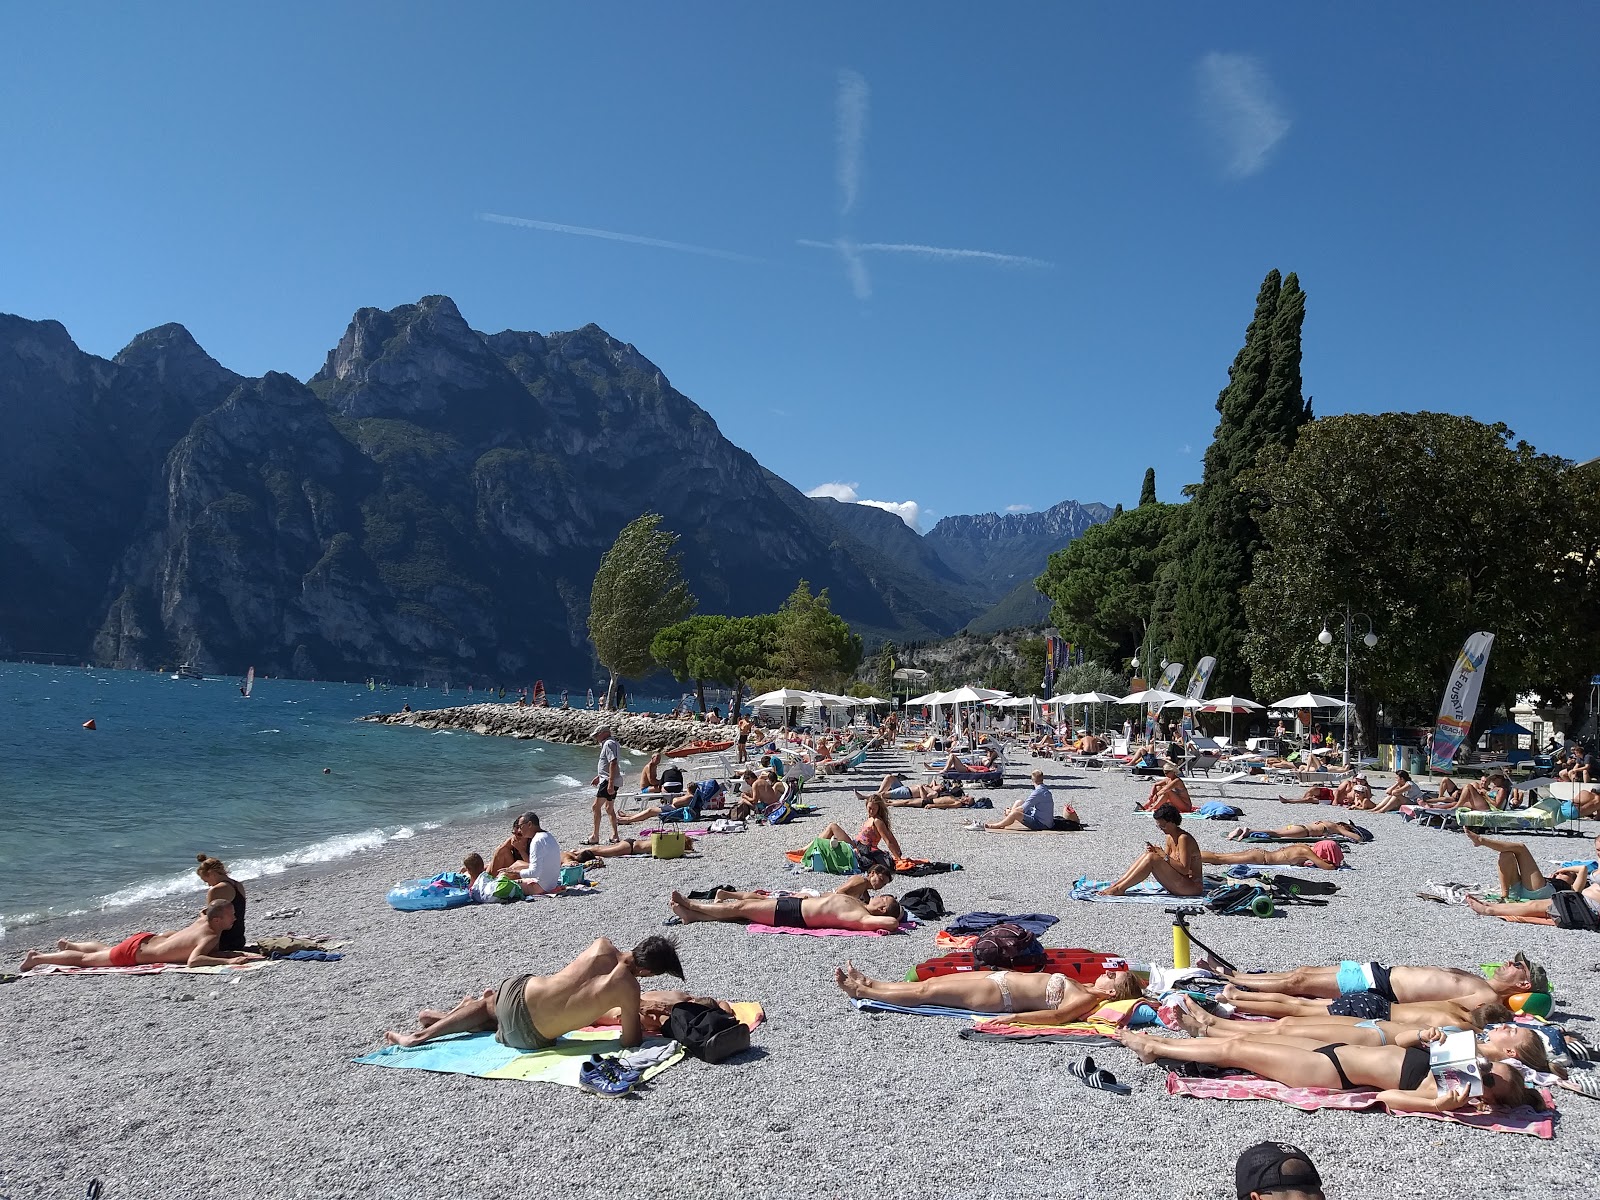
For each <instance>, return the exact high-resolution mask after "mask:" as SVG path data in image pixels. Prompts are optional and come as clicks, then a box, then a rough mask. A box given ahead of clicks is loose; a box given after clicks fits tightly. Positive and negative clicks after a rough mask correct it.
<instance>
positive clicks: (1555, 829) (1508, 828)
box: [1455, 785, 1584, 837]
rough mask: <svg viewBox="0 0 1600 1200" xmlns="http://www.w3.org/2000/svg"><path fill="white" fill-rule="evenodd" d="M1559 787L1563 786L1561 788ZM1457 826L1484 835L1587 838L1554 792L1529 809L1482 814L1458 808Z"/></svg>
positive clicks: (1535, 802) (1540, 798) (1529, 806)
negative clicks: (1564, 816)
mask: <svg viewBox="0 0 1600 1200" xmlns="http://www.w3.org/2000/svg"><path fill="white" fill-rule="evenodd" d="M1558 786H1559V785H1558ZM1455 818H1456V822H1457V823H1458V824H1459V825H1461V826H1462V827H1464V828H1469V829H1476V830H1478V831H1480V832H1484V833H1490V832H1492V833H1543V834H1554V835H1559V836H1562V837H1583V836H1584V832H1583V828H1582V826H1581V825H1579V823H1578V822H1577V821H1576V820H1566V819H1564V818H1563V817H1562V815H1561V798H1560V797H1559V796H1557V795H1555V793H1554V790H1553V789H1552V790H1551V791H1550V792H1547V793H1545V794H1544V795H1542V796H1540V797H1539V798H1538V799H1537V800H1535V801H1534V802H1533V803H1532V804H1530V805H1528V807H1527V808H1516V809H1504V810H1500V811H1491V812H1479V811H1478V810H1477V809H1472V808H1458V809H1456V813H1455Z"/></svg>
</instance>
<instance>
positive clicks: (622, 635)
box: [589, 513, 694, 708]
mask: <svg viewBox="0 0 1600 1200" xmlns="http://www.w3.org/2000/svg"><path fill="white" fill-rule="evenodd" d="M677 542H678V535H677V534H675V533H670V532H668V531H667V530H665V529H662V528H661V514H660V513H645V514H644V515H643V516H641V517H639V518H637V519H636V520H634V521H632V522H630V523H629V524H628V525H627V527H626V528H624V529H623V531H622V532H621V533H619V534H617V540H616V541H615V542H613V543H612V545H611V549H609V550H607V551H606V553H605V557H603V558H602V559H601V560H600V566H599V569H598V570H596V571H595V574H594V586H593V587H592V588H591V589H590V591H589V640H590V641H591V642H593V643H594V650H595V655H596V656H597V657H598V658H599V659H600V663H601V665H602V666H604V667H605V668H606V669H607V670H608V671H610V672H611V682H610V683H609V684H608V685H607V687H606V706H607V707H608V708H609V707H611V706H612V705H614V704H615V701H616V695H617V680H618V679H620V678H623V677H625V676H630V675H641V674H643V673H645V672H646V671H648V670H649V669H650V668H651V667H652V666H653V665H654V664H655V659H654V658H653V657H652V656H651V654H650V643H651V642H652V641H654V640H655V636H656V634H658V633H660V632H661V631H662V630H663V629H665V628H666V627H667V626H668V625H671V624H673V623H674V622H676V621H681V620H682V619H683V618H684V617H686V616H687V615H688V614H689V612H690V610H692V609H693V608H694V596H693V595H692V594H691V593H690V591H689V586H688V584H686V583H684V581H683V570H682V566H681V563H680V560H679V556H678V555H676V554H674V553H673V552H672V551H673V547H674V546H676V545H677Z"/></svg>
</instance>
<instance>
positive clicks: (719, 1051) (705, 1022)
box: [664, 1000, 750, 1063]
mask: <svg viewBox="0 0 1600 1200" xmlns="http://www.w3.org/2000/svg"><path fill="white" fill-rule="evenodd" d="M664 1032H665V1033H666V1035H667V1036H668V1037H669V1038H671V1039H672V1040H673V1041H675V1042H677V1043H678V1044H679V1045H681V1046H682V1047H683V1050H684V1053H685V1054H687V1055H689V1057H690V1058H698V1059H700V1060H701V1061H702V1062H709V1063H714V1062H721V1061H722V1060H723V1059H725V1058H731V1057H732V1056H733V1055H735V1054H738V1053H740V1052H742V1051H745V1050H748V1049H750V1029H749V1027H748V1026H746V1025H745V1024H744V1023H743V1022H741V1021H739V1020H737V1019H735V1018H734V1017H730V1016H729V1015H728V1014H727V1013H725V1012H723V1011H722V1010H721V1009H720V1008H714V1007H712V1006H711V1005H709V1004H696V1003H694V1002H693V1001H692V1000H686V1001H684V1002H683V1003H682V1004H674V1005H673V1006H672V1011H671V1012H670V1013H669V1014H667V1025H666V1029H665V1030H664Z"/></svg>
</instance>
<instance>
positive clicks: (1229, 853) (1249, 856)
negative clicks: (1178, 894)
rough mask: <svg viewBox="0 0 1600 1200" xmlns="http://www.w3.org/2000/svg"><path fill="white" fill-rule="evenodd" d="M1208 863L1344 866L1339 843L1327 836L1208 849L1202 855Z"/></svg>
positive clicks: (1323, 869) (1272, 865) (1323, 868)
mask: <svg viewBox="0 0 1600 1200" xmlns="http://www.w3.org/2000/svg"><path fill="white" fill-rule="evenodd" d="M1200 861H1201V862H1203V863H1205V864H1206V865H1207V866H1231V865H1238V864H1241V863H1242V864H1248V865H1250V866H1256V867H1315V868H1317V869H1318V870H1321V871H1337V870H1338V869H1339V868H1340V867H1342V866H1344V851H1343V850H1341V849H1339V843H1338V842H1336V841H1334V840H1333V839H1331V838H1324V839H1323V840H1322V841H1320V842H1317V843H1315V844H1313V845H1310V846H1252V847H1250V848H1249V849H1248V850H1207V851H1205V852H1204V853H1202V854H1201V855H1200Z"/></svg>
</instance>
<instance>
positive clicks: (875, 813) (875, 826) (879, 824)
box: [819, 796, 905, 861]
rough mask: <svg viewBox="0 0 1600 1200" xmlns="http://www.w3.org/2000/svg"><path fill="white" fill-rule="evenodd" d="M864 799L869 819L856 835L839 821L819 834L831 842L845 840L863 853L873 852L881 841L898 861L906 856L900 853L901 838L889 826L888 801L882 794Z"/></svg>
mask: <svg viewBox="0 0 1600 1200" xmlns="http://www.w3.org/2000/svg"><path fill="white" fill-rule="evenodd" d="M862 799H863V800H864V801H865V802H866V805H867V819H866V820H865V821H863V822H862V824H861V828H860V829H859V830H858V831H857V832H856V835H855V837H851V836H850V832H849V831H848V830H847V829H845V828H844V826H842V825H840V824H838V823H837V822H834V823H831V824H829V826H828V827H827V828H826V829H824V830H823V831H822V833H821V834H820V835H819V836H820V837H824V838H827V839H828V840H829V841H831V842H845V843H847V844H848V845H851V846H854V847H855V848H856V850H857V851H859V852H861V853H863V854H871V853H872V852H873V851H875V850H876V849H877V848H878V844H879V843H880V842H881V843H882V844H883V845H884V846H885V847H886V848H887V849H888V851H889V853H890V854H892V855H894V857H895V860H896V861H899V860H900V859H902V858H904V857H905V855H903V854H901V853H900V842H899V839H898V838H896V837H895V836H894V830H893V829H891V828H889V805H888V803H887V802H886V801H885V800H884V799H883V798H882V797H881V796H863V797H862Z"/></svg>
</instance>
